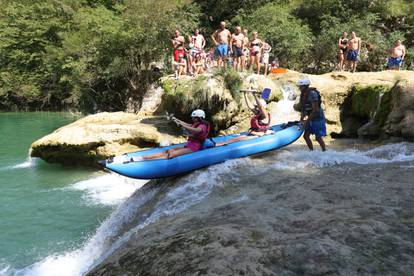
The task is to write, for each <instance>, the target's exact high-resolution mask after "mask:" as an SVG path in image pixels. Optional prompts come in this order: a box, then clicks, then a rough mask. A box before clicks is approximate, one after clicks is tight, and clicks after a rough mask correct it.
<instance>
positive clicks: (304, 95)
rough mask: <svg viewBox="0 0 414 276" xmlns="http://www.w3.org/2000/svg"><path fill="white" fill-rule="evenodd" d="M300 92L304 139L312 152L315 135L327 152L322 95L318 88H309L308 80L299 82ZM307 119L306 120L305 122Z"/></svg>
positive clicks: (323, 149)
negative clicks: (312, 138) (312, 136)
mask: <svg viewBox="0 0 414 276" xmlns="http://www.w3.org/2000/svg"><path fill="white" fill-rule="evenodd" d="M297 85H298V86H299V90H300V105H301V116H300V121H301V123H302V124H303V126H304V128H305V132H304V134H303V138H304V139H305V141H306V144H307V145H308V147H309V149H310V150H313V144H312V141H311V139H310V135H311V134H314V135H315V137H316V141H318V143H319V145H320V146H321V148H322V151H325V150H326V146H325V142H324V141H323V137H324V136H326V122H325V115H324V113H323V109H322V107H321V103H322V101H321V95H320V93H319V91H318V90H316V88H313V87H309V86H310V81H309V79H307V78H304V79H301V80H299V81H298V82H297ZM305 117H306V120H304V119H305Z"/></svg>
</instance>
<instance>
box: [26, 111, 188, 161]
mask: <svg viewBox="0 0 414 276" xmlns="http://www.w3.org/2000/svg"><path fill="white" fill-rule="evenodd" d="M162 140H170V141H171V142H179V141H182V140H183V139H182V138H178V137H177V136H176V135H174V130H173V128H172V127H171V126H169V125H168V122H166V120H165V119H163V118H157V117H152V118H142V117H140V116H138V115H135V114H131V113H124V112H116V113H107V112H105V113H99V114H95V115H90V116H87V117H85V118H82V119H80V120H78V121H76V122H74V123H72V124H69V125H67V126H64V127H62V128H59V129H58V130H56V131H54V132H53V133H51V134H49V135H47V136H45V137H43V138H41V139H39V140H37V141H36V142H34V143H33V144H32V145H31V156H33V157H40V158H42V159H43V160H45V161H47V162H50V163H63V164H79V163H80V164H87V165H93V164H95V162H96V161H97V160H99V159H104V158H107V157H110V156H114V155H120V154H124V153H127V152H132V151H137V150H139V149H141V148H146V147H153V146H157V145H158V144H159V143H160V142H161V141H162Z"/></svg>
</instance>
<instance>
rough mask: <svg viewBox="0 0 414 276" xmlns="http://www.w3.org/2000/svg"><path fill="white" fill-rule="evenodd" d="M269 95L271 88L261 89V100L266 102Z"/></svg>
mask: <svg viewBox="0 0 414 276" xmlns="http://www.w3.org/2000/svg"><path fill="white" fill-rule="evenodd" d="M271 93H272V89H271V88H265V89H263V92H262V99H265V100H268V99H269V97H270V94H271Z"/></svg>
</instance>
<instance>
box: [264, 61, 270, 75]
mask: <svg viewBox="0 0 414 276" xmlns="http://www.w3.org/2000/svg"><path fill="white" fill-rule="evenodd" d="M268 67H269V65H268V64H267V63H265V64H264V75H265V76H267V68H268Z"/></svg>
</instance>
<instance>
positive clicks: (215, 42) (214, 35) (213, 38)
mask: <svg viewBox="0 0 414 276" xmlns="http://www.w3.org/2000/svg"><path fill="white" fill-rule="evenodd" d="M216 35H217V31H215V32H214V33H213V34H212V35H211V39H212V40H213V41H214V44H215V45H218V42H217V40H216Z"/></svg>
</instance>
